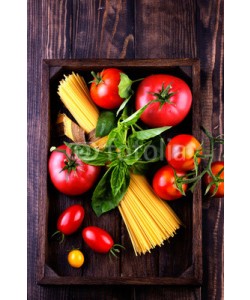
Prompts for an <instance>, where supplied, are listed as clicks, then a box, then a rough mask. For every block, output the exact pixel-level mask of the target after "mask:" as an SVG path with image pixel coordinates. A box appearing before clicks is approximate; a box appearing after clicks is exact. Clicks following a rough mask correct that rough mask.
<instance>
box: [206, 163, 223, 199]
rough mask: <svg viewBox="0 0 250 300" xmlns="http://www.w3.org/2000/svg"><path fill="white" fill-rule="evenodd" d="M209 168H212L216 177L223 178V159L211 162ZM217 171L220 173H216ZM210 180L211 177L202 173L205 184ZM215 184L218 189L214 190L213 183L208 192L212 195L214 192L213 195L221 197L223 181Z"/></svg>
mask: <svg viewBox="0 0 250 300" xmlns="http://www.w3.org/2000/svg"><path fill="white" fill-rule="evenodd" d="M222 169H223V171H221V170H222ZM211 170H212V173H213V174H214V175H215V176H216V177H217V178H219V179H223V180H224V161H215V162H213V163H212V164H211ZM219 172H221V173H220V174H219V175H218V173H219ZM212 181H213V179H212V177H211V176H210V175H208V174H207V173H206V174H205V175H204V182H205V185H206V186H208V185H209V184H210V183H211V182H212ZM217 184H218V190H217V191H216V192H215V188H216V183H215V184H212V185H211V187H210V189H209V193H210V195H213V194H214V192H215V194H214V195H213V196H214V197H217V198H222V197H224V181H223V182H218V183H217Z"/></svg>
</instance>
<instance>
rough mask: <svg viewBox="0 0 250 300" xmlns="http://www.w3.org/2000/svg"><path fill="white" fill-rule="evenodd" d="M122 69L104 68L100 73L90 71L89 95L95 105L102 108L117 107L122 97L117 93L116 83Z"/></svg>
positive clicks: (118, 81)
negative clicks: (91, 77) (91, 78)
mask: <svg viewBox="0 0 250 300" xmlns="http://www.w3.org/2000/svg"><path fill="white" fill-rule="evenodd" d="M121 73H122V71H121V70H119V69H116V68H108V69H104V70H103V71H101V72H100V73H97V74H96V73H95V72H93V71H92V72H91V74H92V76H93V77H94V79H93V81H91V86H90V96H91V98H92V100H93V101H94V102H95V104H96V105H98V106H99V107H102V108H104V109H114V108H118V107H119V106H120V105H121V104H122V102H123V101H124V99H123V98H121V97H120V95H119V90H118V85H119V83H120V80H121V75H120V74H121Z"/></svg>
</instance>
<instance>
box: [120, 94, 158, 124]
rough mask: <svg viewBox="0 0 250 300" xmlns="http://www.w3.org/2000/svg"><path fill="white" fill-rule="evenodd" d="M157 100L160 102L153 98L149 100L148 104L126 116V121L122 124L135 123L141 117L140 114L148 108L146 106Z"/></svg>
mask: <svg viewBox="0 0 250 300" xmlns="http://www.w3.org/2000/svg"><path fill="white" fill-rule="evenodd" d="M155 102H159V101H158V100H153V101H150V102H148V103H147V104H146V105H144V106H143V107H141V108H140V109H138V110H137V111H136V112H134V113H133V114H132V115H130V116H129V117H128V118H126V119H125V120H124V121H122V122H121V124H122V125H126V126H131V125H134V124H135V123H136V122H137V121H138V120H139V119H140V116H141V115H142V114H143V112H144V111H145V110H146V108H147V107H148V106H149V105H150V104H152V103H155Z"/></svg>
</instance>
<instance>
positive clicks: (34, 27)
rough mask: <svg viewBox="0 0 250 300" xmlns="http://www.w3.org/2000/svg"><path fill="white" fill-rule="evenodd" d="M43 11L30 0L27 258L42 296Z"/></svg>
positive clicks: (32, 285) (32, 287)
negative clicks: (38, 269) (39, 264)
mask: <svg viewBox="0 0 250 300" xmlns="http://www.w3.org/2000/svg"><path fill="white" fill-rule="evenodd" d="M41 11H42V5H41V2H40V1H28V12H27V14H28V19H29V30H28V45H27V46H28V47H27V50H28V73H27V74H28V89H27V94H28V95H27V96H28V112H27V116H28V123H27V128H28V129H27V139H28V153H27V161H28V172H27V182H28V186H27V194H28V199H27V217H28V219H27V224H28V232H27V237H28V240H27V259H28V278H27V282H28V283H29V284H28V290H27V292H28V295H29V297H30V299H38V297H37V295H38V289H37V286H36V261H37V236H38V222H37V220H38V195H39V164H38V157H39V147H40V145H41V141H40V124H39V121H38V120H39V111H40V102H39V99H40V97H41V64H40V57H41V55H42V53H41V50H42V16H41V14H39V12H41Z"/></svg>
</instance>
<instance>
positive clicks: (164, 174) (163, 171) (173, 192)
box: [153, 166, 187, 200]
mask: <svg viewBox="0 0 250 300" xmlns="http://www.w3.org/2000/svg"><path fill="white" fill-rule="evenodd" d="M175 172H176V175H177V176H179V177H180V176H184V175H185V173H184V172H180V171H175ZM153 189H154V191H155V193H156V194H157V195H158V196H159V197H160V198H162V199H164V200H175V199H178V198H181V197H182V196H183V195H182V194H181V192H180V191H179V190H178V189H177V187H176V184H175V176H174V169H173V168H172V167H171V166H164V167H162V168H160V169H159V170H158V171H157V172H156V173H155V175H154V178H153ZM182 189H183V191H184V192H185V191H186V190H187V184H182Z"/></svg>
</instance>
